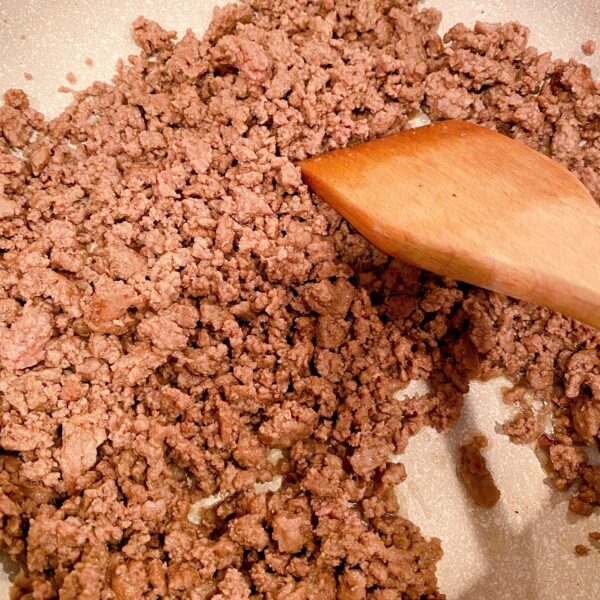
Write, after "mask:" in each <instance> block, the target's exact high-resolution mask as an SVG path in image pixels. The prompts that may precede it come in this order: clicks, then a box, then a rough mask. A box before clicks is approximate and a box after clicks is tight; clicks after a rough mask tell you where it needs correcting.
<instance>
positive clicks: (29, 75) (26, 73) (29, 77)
mask: <svg viewBox="0 0 600 600" xmlns="http://www.w3.org/2000/svg"><path fill="white" fill-rule="evenodd" d="M23 77H25V79H27V81H31V80H32V79H33V75H32V74H31V73H28V72H27V71H25V72H24V73H23Z"/></svg>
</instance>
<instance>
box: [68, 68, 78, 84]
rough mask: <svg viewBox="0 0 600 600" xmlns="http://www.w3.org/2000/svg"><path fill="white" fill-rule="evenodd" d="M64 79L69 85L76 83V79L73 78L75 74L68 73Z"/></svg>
mask: <svg viewBox="0 0 600 600" xmlns="http://www.w3.org/2000/svg"><path fill="white" fill-rule="evenodd" d="M65 79H66V80H67V81H68V82H69V83H70V84H71V85H75V84H76V83H77V77H76V76H75V73H73V72H72V71H69V72H68V73H67V74H66V75H65Z"/></svg>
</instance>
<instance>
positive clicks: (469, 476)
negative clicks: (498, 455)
mask: <svg viewBox="0 0 600 600" xmlns="http://www.w3.org/2000/svg"><path fill="white" fill-rule="evenodd" d="M487 445H488V440H487V438H486V437H485V436H484V435H475V436H473V438H472V439H470V440H469V441H468V442H466V443H464V444H462V445H461V446H459V448H458V454H459V463H458V474H459V475H460V478H461V479H462V481H463V484H464V486H465V488H466V490H467V492H468V493H469V495H470V496H471V498H472V500H473V502H475V504H476V505H477V506H480V507H481V508H492V507H493V506H494V505H495V504H496V503H497V502H498V500H500V490H499V489H498V488H497V487H496V484H495V483H494V479H493V478H492V474H491V473H490V471H489V469H488V468H487V462H486V460H485V457H484V456H483V454H482V453H481V451H482V450H483V449H484V448H487Z"/></svg>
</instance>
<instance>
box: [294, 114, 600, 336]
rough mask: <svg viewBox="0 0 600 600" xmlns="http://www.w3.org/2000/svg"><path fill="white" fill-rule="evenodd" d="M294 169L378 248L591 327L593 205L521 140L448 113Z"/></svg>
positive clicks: (597, 237)
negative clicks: (424, 124)
mask: <svg viewBox="0 0 600 600" xmlns="http://www.w3.org/2000/svg"><path fill="white" fill-rule="evenodd" d="M301 167H302V173H303V177H304V179H305V181H306V182H307V183H308V185H309V187H310V188H311V189H312V190H313V191H314V192H315V193H316V194H317V195H318V196H320V197H321V198H322V199H324V200H326V201H327V202H328V203H330V204H331V205H332V206H333V207H334V208H335V209H336V210H337V211H338V212H340V213H341V214H342V215H343V216H344V217H345V218H346V219H348V220H349V221H350V222H351V223H352V224H353V225H354V226H355V227H356V228H357V229H358V230H359V231H360V232H361V233H362V234H363V235H364V236H365V237H366V238H368V239H369V240H370V241H371V242H372V243H373V244H375V245H376V246H377V247H379V248H380V249H381V250H383V251H385V252H387V253H389V254H391V255H393V256H396V257H398V258H400V259H402V260H405V261H406V262H409V263H412V264H414V265H417V266H419V267H421V268H424V269H428V270H430V271H433V272H435V273H439V274H443V275H447V276H449V277H452V278H454V279H458V280H462V281H466V282H468V283H471V284H474V285H478V286H481V287H485V288H488V289H491V290H495V291H498V292H501V293H503V294H507V295H510V296H514V297H517V298H522V299H525V300H529V301H532V302H535V303H537V304H541V305H545V306H549V307H551V308H554V309H556V310H558V311H560V312H563V313H566V314H569V315H571V316H573V317H575V318H576V319H578V320H581V321H583V322H586V323H589V324H591V325H594V326H595V327H600V260H599V258H600V209H599V208H598V207H597V205H596V203H595V202H594V200H593V198H592V197H591V195H590V194H589V192H588V191H587V190H586V188H585V187H584V186H583V185H582V184H581V183H580V181H579V180H578V179H577V178H576V177H575V176H574V175H573V174H571V173H570V172H569V171H568V170H567V169H565V168H564V167H562V166H561V165H559V164H558V163H556V162H554V161H553V160H551V159H549V158H548V157H546V156H544V155H542V154H540V153H538V152H536V151H534V150H532V149H531V148H528V147H527V146H525V145H524V144H522V143H520V142H517V141H514V140H512V139H510V138H508V137H506V136H503V135H501V134H499V133H496V132H494V131H491V130H489V129H486V128H484V127H480V126H477V125H473V124H471V123H467V122H463V121H445V122H443V123H439V124H435V125H431V126H427V127H422V128H418V129H412V130H409V131H407V132H404V133H401V134H399V135H396V136H390V137H387V138H382V139H379V140H374V141H372V142H367V143H364V144H359V145H356V146H353V147H350V148H345V149H342V150H337V151H334V152H331V153H328V154H325V155H322V156H319V157H316V158H313V159H310V160H307V161H304V162H303V163H302V165H301Z"/></svg>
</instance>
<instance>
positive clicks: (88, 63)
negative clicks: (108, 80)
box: [83, 56, 94, 67]
mask: <svg viewBox="0 0 600 600" xmlns="http://www.w3.org/2000/svg"><path fill="white" fill-rule="evenodd" d="M83 62H84V63H85V66H86V67H93V66H94V61H93V60H92V59H91V58H90V57H89V56H88V57H87V58H86V59H85V60H84V61H83Z"/></svg>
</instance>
